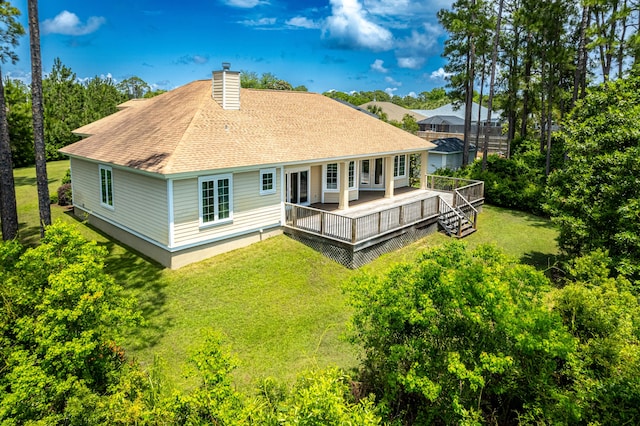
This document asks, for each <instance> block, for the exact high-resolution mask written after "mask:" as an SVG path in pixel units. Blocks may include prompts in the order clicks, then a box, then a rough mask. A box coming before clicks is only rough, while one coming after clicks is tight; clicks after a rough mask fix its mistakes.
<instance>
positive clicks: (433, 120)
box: [418, 115, 464, 126]
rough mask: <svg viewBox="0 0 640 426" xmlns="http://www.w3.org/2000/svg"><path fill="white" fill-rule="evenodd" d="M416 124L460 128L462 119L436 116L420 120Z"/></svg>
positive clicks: (451, 116)
mask: <svg viewBox="0 0 640 426" xmlns="http://www.w3.org/2000/svg"><path fill="white" fill-rule="evenodd" d="M418 124H436V125H437V124H449V125H452V126H462V125H464V119H462V118H460V117H456V116H454V115H436V116H433V117H429V118H425V119H424V120H420V121H418Z"/></svg>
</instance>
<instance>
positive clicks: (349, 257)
mask: <svg viewBox="0 0 640 426" xmlns="http://www.w3.org/2000/svg"><path fill="white" fill-rule="evenodd" d="M437 230H438V224H437V223H433V224H430V225H428V226H423V227H420V228H415V227H410V228H406V229H404V230H403V231H402V232H401V233H396V234H394V235H393V236H388V237H387V238H384V239H382V238H381V240H380V241H378V242H375V243H374V244H370V245H367V246H364V247H358V246H357V245H356V246H349V245H338V244H336V243H333V241H331V240H328V239H325V238H322V237H319V236H316V235H312V234H305V233H302V232H288V231H286V230H285V234H287V235H289V237H291V238H293V239H294V240H296V241H299V242H301V243H303V244H305V245H307V246H309V247H311V248H312V249H314V250H315V251H318V252H320V253H322V254H323V255H325V256H327V257H328V258H330V259H332V260H335V261H336V262H338V263H340V264H342V265H344V266H346V267H347V268H351V269H356V268H359V267H361V266H362V265H365V264H367V263H369V262H371V261H372V260H374V259H376V258H377V257H379V256H381V255H383V254H385V253H389V252H392V251H394V250H397V249H399V248H401V247H404V246H406V245H409V244H411V243H413V242H414V241H417V240H419V239H420V238H423V237H426V236H427V235H430V234H433V233H434V232H436V231H437ZM332 243H333V244H332Z"/></svg>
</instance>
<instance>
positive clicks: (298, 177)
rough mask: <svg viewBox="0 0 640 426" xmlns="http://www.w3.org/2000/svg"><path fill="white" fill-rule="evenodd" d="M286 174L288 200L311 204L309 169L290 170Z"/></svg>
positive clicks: (294, 202) (289, 201)
mask: <svg viewBox="0 0 640 426" xmlns="http://www.w3.org/2000/svg"><path fill="white" fill-rule="evenodd" d="M285 175H286V176H285V177H286V179H285V180H286V192H287V202H288V203H293V204H303V205H307V204H309V169H299V170H289V171H287V172H286V173H285Z"/></svg>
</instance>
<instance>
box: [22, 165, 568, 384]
mask: <svg viewBox="0 0 640 426" xmlns="http://www.w3.org/2000/svg"><path fill="white" fill-rule="evenodd" d="M67 168H68V162H66V161H60V162H52V163H49V167H48V170H49V176H50V183H51V184H50V189H51V190H52V191H55V190H56V189H57V187H58V186H59V185H60V179H61V177H62V176H63V175H64V173H65V171H66V169H67ZM15 176H16V186H17V197H18V205H19V212H18V214H19V220H20V224H21V227H20V238H21V239H22V240H23V241H24V242H25V243H27V244H34V243H35V242H37V237H38V232H39V231H38V208H37V198H36V187H35V171H34V169H32V168H29V169H19V170H16V171H15ZM52 215H53V217H54V219H61V220H64V221H71V222H74V223H76V224H77V225H78V226H79V227H80V229H81V231H82V233H83V234H84V235H85V236H86V237H87V238H90V239H95V240H97V241H98V242H99V243H100V244H102V245H104V246H105V247H107V249H108V250H109V257H108V259H107V262H106V269H107V271H108V272H109V273H110V274H112V275H113V276H114V277H115V278H116V280H117V281H118V282H119V283H121V284H122V285H123V286H124V287H125V288H126V289H127V291H129V292H131V294H133V295H135V296H136V297H137V298H138V300H139V306H140V309H141V310H142V311H143V313H144V316H145V318H146V320H147V323H146V324H145V326H144V327H140V328H139V329H137V330H132V332H131V334H130V336H129V337H128V338H127V341H126V342H125V346H126V348H127V350H128V352H129V354H130V355H131V356H133V357H135V358H136V359H138V360H139V361H140V362H141V363H143V365H148V364H149V363H151V362H152V360H153V359H154V356H156V355H157V356H159V357H160V358H161V359H162V360H163V361H164V363H165V364H166V365H167V366H169V367H168V368H167V371H166V375H167V377H168V379H169V380H170V381H171V382H172V383H173V384H175V385H176V386H179V387H186V386H189V382H188V380H187V379H185V378H184V371H185V365H186V363H185V360H186V358H187V356H188V354H189V352H190V351H191V350H192V348H194V347H195V346H197V345H198V344H199V343H200V341H201V336H202V331H203V330H204V329H207V328H214V329H218V330H221V331H222V332H223V333H224V334H225V335H226V336H227V339H228V342H229V343H230V344H231V346H232V348H233V350H234V352H235V354H236V356H237V358H238V359H239V361H240V366H239V368H238V369H237V371H236V376H235V377H236V383H237V385H238V387H240V388H243V389H249V388H250V387H251V386H252V384H253V383H254V381H255V380H256V379H257V378H260V377H264V376H274V377H276V378H279V379H281V380H284V381H288V382H291V381H293V379H295V376H296V374H297V373H298V372H299V371H301V370H302V369H304V368H308V367H315V366H319V367H322V366H325V365H338V366H341V367H344V368H350V367H353V366H355V365H356V363H357V354H356V353H355V352H354V349H353V348H352V347H351V346H350V345H349V344H348V343H346V342H344V341H343V340H342V339H341V335H342V334H343V333H344V332H345V322H346V321H347V319H348V317H349V315H350V311H349V309H348V307H347V306H345V300H344V297H343V295H342V291H341V288H342V286H343V285H344V284H345V283H347V282H348V280H349V279H350V278H351V277H353V276H354V275H355V274H358V273H360V272H359V271H352V270H349V269H347V268H344V267H343V266H341V265H338V264H337V263H335V262H333V261H331V260H329V259H327V258H325V257H324V256H322V255H320V254H319V253H316V252H315V251H313V250H311V249H310V248H308V247H306V246H304V245H302V244H300V243H297V242H295V241H293V240H291V239H289V238H287V237H285V236H278V237H275V238H270V239H267V240H265V241H263V242H261V243H257V244H254V245H252V246H250V247H247V248H243V249H239V250H235V251H233V252H229V253H226V254H223V255H220V256H216V257H214V258H211V259H208V260H206V261H203V262H199V263H196V264H193V265H190V266H187V267H185V268H182V269H180V270H177V271H170V270H167V269H163V268H161V267H160V266H158V265H157V264H155V263H153V262H149V261H148V260H146V259H144V258H142V257H140V256H139V255H137V254H136V253H135V252H132V251H129V250H127V249H126V248H125V247H122V246H121V245H119V244H118V243H117V242H113V241H111V240H109V239H108V238H107V237H106V236H105V235H102V234H101V233H99V232H96V231H95V230H93V229H91V228H89V227H88V226H86V225H85V224H83V223H81V222H79V221H77V220H76V219H74V218H73V217H72V216H71V215H70V214H69V212H68V210H67V209H64V208H60V207H57V206H52ZM555 236H556V231H555V229H554V228H553V227H552V226H551V225H550V223H549V222H548V221H547V220H544V219H541V218H538V217H535V216H531V215H528V214H524V213H520V212H514V211H509V210H505V209H499V208H496V207H491V206H485V207H484V211H483V213H482V214H481V215H480V219H479V230H478V232H476V233H475V234H473V235H471V236H469V237H467V238H466V239H465V241H466V242H467V243H468V244H469V245H472V246H475V245H477V244H481V243H486V242H490V243H495V244H496V245H498V246H499V247H501V248H503V249H504V250H505V251H506V252H507V253H509V254H510V255H512V256H515V257H516V258H518V259H520V260H522V261H523V262H526V263H530V264H532V265H534V266H536V267H538V268H540V269H545V268H547V266H548V265H549V264H550V263H552V262H553V260H554V258H555V256H556V254H557V246H556V243H555V240H554V238H555ZM446 240H447V237H445V236H444V235H442V234H435V235H431V236H429V237H427V238H425V239H423V240H420V241H418V242H416V243H414V244H412V245H410V246H407V247H404V248H403V249H401V250H398V251H395V252H393V253H389V254H387V255H384V256H381V257H380V258H379V259H377V260H376V261H374V262H372V263H371V264H369V265H366V266H365V267H363V268H362V270H363V271H365V272H369V273H373V274H377V273H382V272H384V271H386V270H387V269H388V268H389V267H391V266H392V265H393V264H395V263H397V262H400V261H411V259H412V258H413V257H414V256H415V255H416V253H417V252H419V251H420V250H421V249H423V248H424V247H426V246H428V245H436V244H441V243H442V242H444V241H446Z"/></svg>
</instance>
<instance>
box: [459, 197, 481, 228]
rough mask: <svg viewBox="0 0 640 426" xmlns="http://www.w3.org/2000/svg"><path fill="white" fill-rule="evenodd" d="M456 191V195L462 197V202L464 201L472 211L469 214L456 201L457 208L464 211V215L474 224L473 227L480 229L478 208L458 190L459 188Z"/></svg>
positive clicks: (461, 211)
mask: <svg viewBox="0 0 640 426" xmlns="http://www.w3.org/2000/svg"><path fill="white" fill-rule="evenodd" d="M454 192H455V196H456V197H460V200H462V202H463V203H464V204H463V205H464V206H465V207H470V211H471V213H470V214H469V215H467V213H466V212H465V211H464V210H463V209H461V208H460V207H459V206H458V205H457V204H458V203H457V202H456V203H455V204H456V207H457V209H458V210H459V211H460V213H462V214H463V215H464V217H465V218H466V219H467V220H468V221H469V223H471V224H472V226H473V229H478V210H477V209H476V208H475V207H473V204H471V203H470V202H469V200H467V199H466V198H465V196H464V195H462V194H461V193H460V192H458V190H457V189H456V190H455V191H454Z"/></svg>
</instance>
